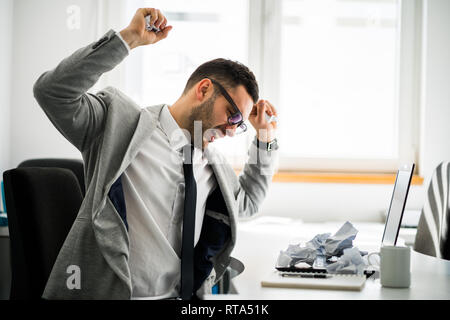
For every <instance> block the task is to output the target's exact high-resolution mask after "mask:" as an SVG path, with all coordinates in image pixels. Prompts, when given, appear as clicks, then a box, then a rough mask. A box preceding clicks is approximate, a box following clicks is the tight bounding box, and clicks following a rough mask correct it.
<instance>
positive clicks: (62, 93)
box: [33, 30, 276, 299]
mask: <svg viewBox="0 0 450 320" xmlns="http://www.w3.org/2000/svg"><path fill="white" fill-rule="evenodd" d="M127 55H128V51H127V49H126V48H125V46H124V44H123V42H122V41H121V40H120V39H119V37H117V35H116V33H115V31H114V30H110V31H108V32H107V33H106V34H105V36H104V37H102V38H101V39H100V40H99V41H97V42H95V43H92V44H90V45H88V46H86V47H84V48H81V49H79V50H77V51H76V52H74V53H73V54H72V55H70V56H69V57H67V58H65V59H64V60H63V61H61V63H59V65H58V66H57V67H56V68H55V69H53V70H50V71H47V72H45V73H44V74H42V75H41V76H40V77H39V79H38V80H37V82H36V83H35V85H34V88H33V90H34V96H35V98H36V100H37V101H38V103H39V105H40V106H41V107H42V109H43V110H44V112H45V113H46V115H47V116H48V118H49V119H50V121H51V122H52V123H53V124H54V126H55V127H56V128H57V129H58V130H59V131H60V132H61V133H62V134H63V135H64V137H65V138H66V139H67V140H68V141H69V142H70V143H72V144H73V145H74V146H75V147H76V148H77V149H78V150H80V152H81V154H82V157H83V161H84V166H85V168H84V170H85V180H86V181H85V183H86V196H85V198H84V200H83V203H82V205H81V208H80V210H79V213H78V216H77V218H76V220H75V222H74V224H73V226H72V228H71V230H70V232H69V234H68V236H67V238H66V240H65V242H64V244H63V246H62V248H61V250H60V252H59V255H58V257H57V260H56V262H55V264H54V266H53V269H52V272H51V274H50V277H49V279H48V282H47V285H46V288H45V290H44V292H43V297H44V298H46V299H130V297H131V290H132V288H131V276H130V268H129V265H128V255H129V238H128V233H127V228H126V226H125V223H124V221H123V219H122V218H121V216H120V215H119V213H118V211H117V208H116V207H115V206H114V204H113V203H112V201H111V199H110V198H109V197H108V192H109V191H110V189H111V186H112V185H113V184H114V182H116V181H117V180H118V179H119V178H120V175H121V174H122V173H123V172H124V171H125V169H126V168H127V166H128V165H129V164H130V162H131V161H132V159H133V157H134V156H135V155H136V154H137V152H138V151H139V148H140V146H141V143H142V142H143V140H144V139H145V138H148V137H149V136H150V137H151V135H152V133H153V130H154V129H155V127H156V125H157V123H158V118H159V112H160V111H161V109H162V107H163V105H157V106H152V107H148V108H147V110H148V111H149V112H141V110H142V109H141V108H140V107H139V106H138V105H137V104H136V103H135V102H133V101H132V100H131V99H130V98H129V97H127V96H126V95H125V94H123V93H121V92H120V91H119V90H117V89H115V88H112V87H107V88H105V89H104V90H102V91H100V92H98V93H97V94H91V93H87V91H88V89H89V88H91V87H92V86H93V85H94V84H95V83H96V82H97V80H98V78H99V77H100V76H101V75H102V74H103V73H105V72H107V71H109V70H111V69H113V68H114V67H115V66H116V65H118V64H119V63H120V62H121V61H122V60H123V59H124V58H125V57H126V56H127ZM252 147H253V149H255V150H258V151H257V152H256V153H257V157H255V156H253V157H252V155H250V158H251V159H257V161H249V162H247V164H246V165H245V167H244V169H243V172H242V173H241V175H240V176H239V177H237V176H236V174H235V172H234V171H233V169H232V168H231V167H230V165H228V164H227V163H226V161H225V159H224V158H223V156H222V155H220V154H219V153H217V152H216V153H214V154H212V155H210V156H209V157H210V158H209V159H208V160H209V162H210V163H211V166H212V168H213V171H214V174H215V177H216V179H217V182H218V186H219V187H220V191H221V196H222V197H223V199H222V202H223V203H225V206H226V208H224V210H225V211H226V212H227V221H224V222H225V223H226V224H227V225H228V226H229V230H230V236H229V238H230V239H228V241H227V242H226V244H225V245H224V247H223V248H222V250H221V251H220V252H218V253H217V254H216V255H215V256H214V257H212V259H211V260H212V263H213V269H212V270H211V273H210V274H209V276H208V277H207V279H206V280H205V281H204V283H203V285H202V287H201V288H200V289H199V290H198V291H197V293H198V294H202V293H210V292H211V287H212V286H213V285H214V283H216V282H217V281H218V279H220V277H221V276H222V275H223V273H224V271H225V269H226V268H227V267H228V266H230V267H231V268H237V269H239V270H237V272H238V273H240V272H242V270H243V266H242V264H240V263H239V262H238V261H237V260H235V259H233V258H232V257H230V253H231V251H232V250H233V247H234V244H235V242H236V217H237V216H252V215H254V214H255V213H257V212H258V208H259V206H260V204H261V203H262V201H263V199H264V197H265V195H266V192H267V189H268V186H269V183H270V181H271V179H272V175H271V174H272V172H273V167H274V161H275V155H276V152H275V151H265V150H261V149H256V147H254V146H253V145H252ZM252 147H251V148H250V153H251V152H255V151H252V150H253V149H252ZM251 162H253V163H251ZM207 211H208V209H207ZM205 215H208V216H210V217H214V216H217V215H216V214H215V213H214V212H205ZM202 232H203V231H202ZM73 266H76V267H78V270H79V271H80V272H79V276H80V280H81V282H80V286H79V287H75V288H74V286H73V285H72V286H71V285H70V282H71V281H72V280H73V277H72V275H73V274H72V272H73V270H74V267H73ZM76 267H75V268H76Z"/></svg>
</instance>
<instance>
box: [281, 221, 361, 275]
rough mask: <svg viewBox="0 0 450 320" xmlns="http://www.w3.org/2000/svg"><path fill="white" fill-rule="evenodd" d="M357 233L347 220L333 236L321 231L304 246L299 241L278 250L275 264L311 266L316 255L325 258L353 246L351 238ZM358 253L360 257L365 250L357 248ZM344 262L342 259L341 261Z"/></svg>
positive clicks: (337, 254) (282, 265)
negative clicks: (282, 249)
mask: <svg viewBox="0 0 450 320" xmlns="http://www.w3.org/2000/svg"><path fill="white" fill-rule="evenodd" d="M357 233H358V230H356V229H355V227H353V225H352V224H351V223H350V222H348V221H347V222H346V223H344V224H343V225H342V227H341V228H340V229H339V230H338V231H337V232H336V233H335V234H334V235H333V236H331V233H322V234H318V235H316V236H315V237H314V238H313V239H311V240H310V241H308V242H306V244H305V246H302V245H301V243H299V244H296V245H289V247H288V248H287V250H286V251H280V254H279V255H278V259H277V266H279V267H293V266H299V264H303V265H304V264H307V265H309V266H312V265H313V264H314V261H315V260H316V258H317V256H326V257H327V258H330V257H333V256H336V257H339V256H342V255H343V252H344V251H345V250H346V249H349V248H352V247H353V240H354V239H355V238H356V234H357ZM356 250H358V249H356ZM358 254H359V256H360V257H361V255H365V254H367V252H363V251H361V252H360V251H359V250H358ZM350 261H351V260H350ZM344 262H345V261H344V260H343V261H342V263H344Z"/></svg>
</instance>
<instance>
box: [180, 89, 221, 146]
mask: <svg viewBox="0 0 450 320" xmlns="http://www.w3.org/2000/svg"><path fill="white" fill-rule="evenodd" d="M215 101H216V95H213V96H212V97H211V98H209V99H208V100H207V101H205V102H203V103H201V104H200V105H198V106H197V107H195V108H193V109H192V111H191V114H190V115H189V118H188V127H187V130H188V131H189V133H190V134H191V142H192V143H194V145H195V146H197V144H198V142H197V143H196V141H202V149H204V148H206V146H207V145H208V143H209V141H207V140H205V139H204V135H205V131H206V130H208V129H212V128H213V125H214V119H213V113H214V102H215ZM195 121H201V133H200V130H198V129H197V130H196V129H195V127H194V122H195ZM200 134H201V138H200V137H197V135H200ZM197 147H199V146H197Z"/></svg>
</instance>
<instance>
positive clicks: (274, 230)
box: [205, 217, 450, 300]
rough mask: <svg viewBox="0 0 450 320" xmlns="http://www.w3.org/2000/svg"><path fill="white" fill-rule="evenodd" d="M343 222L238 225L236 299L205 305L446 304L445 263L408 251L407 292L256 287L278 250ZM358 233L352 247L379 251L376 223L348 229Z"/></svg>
mask: <svg viewBox="0 0 450 320" xmlns="http://www.w3.org/2000/svg"><path fill="white" fill-rule="evenodd" d="M342 224H343V222H339V223H317V224H312V223H301V222H298V221H295V220H286V221H284V222H283V221H278V222H277V221H276V220H272V221H270V218H269V219H268V218H267V217H262V218H256V219H255V220H251V221H247V222H240V223H239V225H238V234H237V237H238V238H237V245H236V247H235V250H234V251H233V253H232V256H234V257H236V258H237V259H239V260H241V261H242V262H243V263H244V264H245V267H246V268H245V270H244V272H243V273H242V274H240V275H239V276H237V277H236V278H234V279H233V285H234V287H235V288H236V290H237V292H238V294H228V295H226V294H224V295H207V296H206V297H205V299H214V300H226V299H238V300H239V299H242V300H246V299H255V300H261V299H267V300H303V299H314V300H334V299H339V300H342V299H352V300H359V299H363V300H371V299H375V300H380V299H436V300H440V299H445V300H450V261H447V260H440V259H436V258H434V257H429V256H426V255H423V254H420V253H417V252H415V251H411V254H412V255H411V269H412V274H411V287H410V288H408V289H392V288H384V287H382V286H381V284H380V280H379V279H376V280H371V279H370V278H369V279H368V280H367V281H366V284H365V286H364V288H363V289H362V291H342V290H317V289H288V288H267V287H261V279H262V278H263V277H265V276H266V275H267V274H268V273H269V272H270V271H272V270H274V266H275V262H276V259H277V257H278V254H279V252H280V250H285V249H286V248H287V246H288V244H289V243H299V242H302V243H304V242H306V241H309V240H311V239H312V238H313V237H314V236H315V235H316V234H318V233H325V232H331V233H332V234H334V233H335V232H336V231H337V230H338V229H339V227H340V226H342ZM353 225H354V226H355V228H356V229H358V230H359V232H358V234H357V236H356V239H355V240H354V241H353V244H354V246H357V247H358V248H359V249H361V250H366V251H369V252H372V251H378V247H379V244H380V242H381V237H382V235H383V230H384V225H383V224H381V223H357V222H355V223H353ZM414 232H415V230H413V229H406V230H402V231H401V232H400V237H402V236H405V237H406V238H408V240H407V241H406V242H409V240H410V239H413V238H414V236H413V233H414Z"/></svg>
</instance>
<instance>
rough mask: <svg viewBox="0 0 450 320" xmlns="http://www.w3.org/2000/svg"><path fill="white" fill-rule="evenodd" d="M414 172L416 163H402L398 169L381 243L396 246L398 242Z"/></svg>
mask: <svg viewBox="0 0 450 320" xmlns="http://www.w3.org/2000/svg"><path fill="white" fill-rule="evenodd" d="M413 172H414V163H413V164H406V165H402V166H401V167H400V169H399V170H398V171H397V178H396V179H395V185H394V191H393V193H392V199H391V205H390V206H389V212H388V215H387V219H386V224H385V226H384V233H383V240H382V241H381V245H384V246H395V244H396V243H397V237H398V232H399V231H400V225H401V223H402V217H403V212H404V210H405V205H406V199H407V198H408V191H409V186H410V184H411V178H412V175H413Z"/></svg>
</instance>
